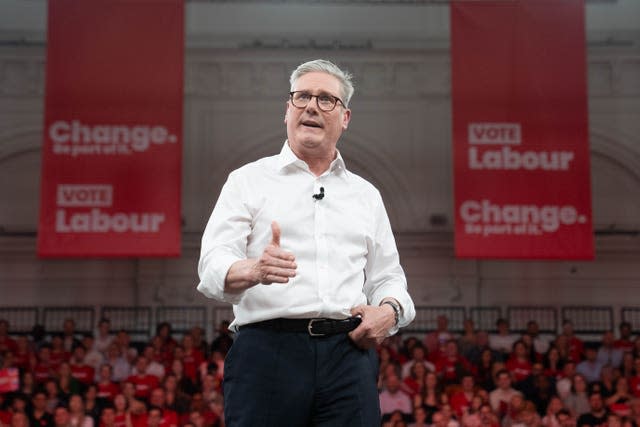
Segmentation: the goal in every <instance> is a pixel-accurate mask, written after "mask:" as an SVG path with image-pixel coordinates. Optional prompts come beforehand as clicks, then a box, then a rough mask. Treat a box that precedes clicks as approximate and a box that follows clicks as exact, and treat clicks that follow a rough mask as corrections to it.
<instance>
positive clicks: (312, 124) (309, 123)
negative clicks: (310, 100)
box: [301, 120, 322, 129]
mask: <svg viewBox="0 0 640 427" xmlns="http://www.w3.org/2000/svg"><path fill="white" fill-rule="evenodd" d="M301 124H302V126H305V127H310V128H318V129H322V125H321V124H320V123H318V122H315V121H313V120H305V121H303V122H301Z"/></svg>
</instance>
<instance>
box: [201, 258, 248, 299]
mask: <svg viewBox="0 0 640 427" xmlns="http://www.w3.org/2000/svg"><path fill="white" fill-rule="evenodd" d="M215 258H216V260H215V263H211V264H210V265H209V266H207V267H206V269H205V271H204V274H202V275H201V277H200V283H199V284H198V288H197V289H198V291H200V292H201V293H202V294H204V295H205V296H206V297H208V298H213V299H216V300H218V301H222V302H228V303H231V304H238V303H240V300H241V299H242V297H243V296H244V292H238V293H235V292H234V293H230V292H225V291H224V283H225V280H226V278H227V273H228V272H229V268H231V266H232V265H233V264H234V263H236V262H238V261H241V259H240V258H238V257H237V256H235V255H232V254H220V255H215Z"/></svg>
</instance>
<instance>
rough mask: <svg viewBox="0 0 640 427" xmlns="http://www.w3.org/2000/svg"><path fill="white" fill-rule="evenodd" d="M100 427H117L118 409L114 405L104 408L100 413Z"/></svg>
mask: <svg viewBox="0 0 640 427" xmlns="http://www.w3.org/2000/svg"><path fill="white" fill-rule="evenodd" d="M99 426H100V427H117V426H118V424H116V409H115V408H114V407H113V405H107V406H105V407H103V408H102V412H101V413H100V424H99Z"/></svg>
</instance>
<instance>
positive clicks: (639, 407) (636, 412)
mask: <svg viewBox="0 0 640 427" xmlns="http://www.w3.org/2000/svg"><path fill="white" fill-rule="evenodd" d="M629 407H630V408H631V414H630V415H629V419H630V420H631V421H632V422H634V423H635V425H636V427H637V426H640V399H638V398H634V399H632V400H631V403H630V404H629Z"/></svg>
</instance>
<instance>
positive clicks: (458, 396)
mask: <svg viewBox="0 0 640 427" xmlns="http://www.w3.org/2000/svg"><path fill="white" fill-rule="evenodd" d="M450 403H451V409H453V411H454V412H455V413H456V415H457V416H458V419H462V415H463V414H464V410H465V408H469V407H470V406H471V400H469V399H467V395H466V394H465V393H464V391H458V392H456V393H453V395H452V396H451V402H450Z"/></svg>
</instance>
